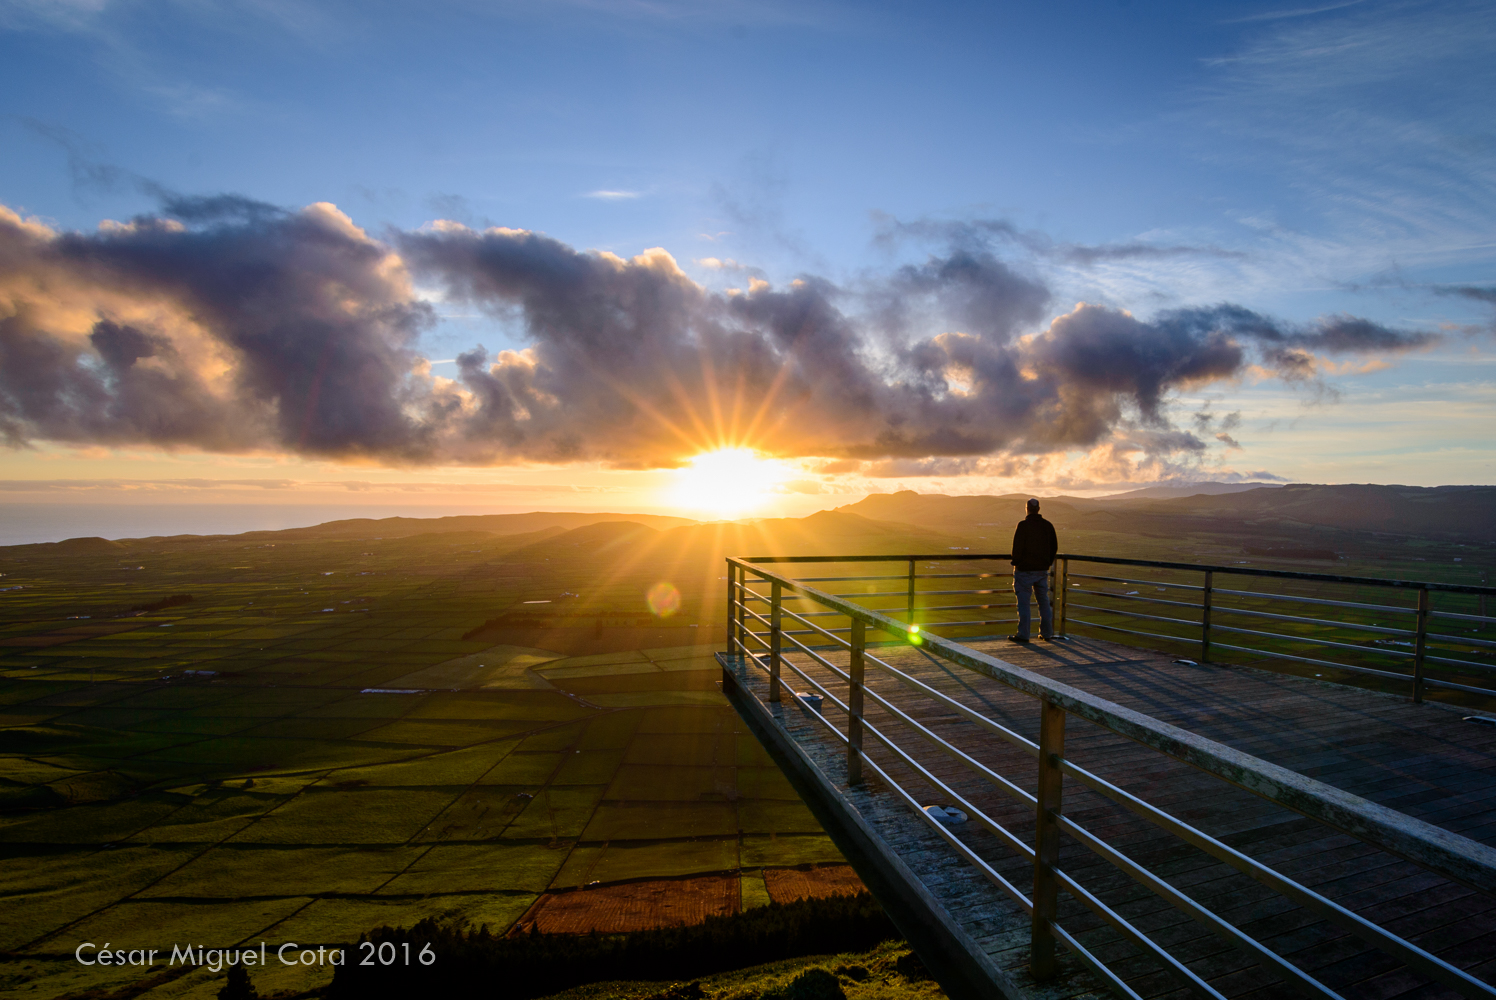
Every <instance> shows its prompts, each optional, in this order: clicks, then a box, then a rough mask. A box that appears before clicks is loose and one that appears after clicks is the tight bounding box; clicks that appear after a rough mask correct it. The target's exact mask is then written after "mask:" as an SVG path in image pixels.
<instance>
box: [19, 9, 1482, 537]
mask: <svg viewBox="0 0 1496 1000" xmlns="http://www.w3.org/2000/svg"><path fill="white" fill-rule="evenodd" d="M1491 51H1496V5H1493V4H1491V3H1489V2H1486V3H1474V2H1470V3H1462V2H1375V0H1359V2H1325V3H1314V2H1308V3H1305V4H1304V5H1302V6H1296V5H1294V4H1292V3H1269V2H1242V3H1217V4H1212V3H1199V2H1192V3H1168V2H1160V3H1141V2H1128V0H1115V2H1113V0H1107V2H1094V3H1073V2H1069V3H1067V2H1057V3H1050V4H1018V3H991V2H987V3H980V4H977V3H973V4H961V3H859V4H839V3H820V2H803V0H802V2H795V3H792V4H791V3H783V4H779V3H774V2H764V0H756V2H753V3H746V2H742V3H739V2H716V3H708V2H701V3H689V2H674V0H639V2H629V0H623V2H603V0H558V2H549V3H544V2H528V3H517V2H516V3H506V2H502V0H498V2H481V3H480V2H451V3H441V2H425V3H421V4H410V3H379V2H372V3H371V2H365V3H360V4H351V3H350V4H340V3H334V2H307V3H302V2H294V0H235V2H216V0H157V2H152V3H146V2H140V0H0V84H3V86H0V150H3V153H4V155H3V156H0V448H3V450H0V503H11V504H28V505H32V508H33V509H41V508H45V507H49V506H56V505H66V504H79V503H97V504H104V503H111V504H135V505H145V506H155V505H161V504H172V503H179V504H192V505H198V506H201V505H204V504H223V505H228V506H233V507H235V508H236V509H239V508H243V507H244V505H255V504H261V505H263V504H277V503H279V504H295V505H303V506H305V505H332V506H337V505H360V504H363V505H376V506H377V505H383V506H385V507H392V506H399V505H417V506H424V507H425V508H426V509H430V510H432V511H440V512H448V511H458V510H461V511H464V512H470V511H475V510H526V509H535V508H537V507H547V508H553V509H610V510H624V511H627V510H650V511H657V512H669V513H684V514H688V515H691V516H703V517H727V516H751V515H758V514H771V513H780V514H804V513H808V512H809V511H811V510H815V509H820V508H824V507H830V506H836V505H839V504H843V503H847V502H850V501H852V500H855V499H857V498H858V497H860V496H861V495H864V494H866V493H869V492H875V491H892V490H897V489H915V490H918V491H921V492H947V493H1007V492H1032V493H1037V494H1041V495H1054V494H1063V493H1070V494H1081V495H1100V494H1105V493H1111V492H1119V491H1123V490H1126V489H1130V488H1135V487H1140V486H1147V485H1154V484H1159V483H1185V482H1200V481H1224V482H1251V481H1255V482H1268V483H1271V482H1330V483H1339V482H1379V483H1402V484H1411V485H1423V486H1434V485H1445V484H1467V483H1491V482H1496V443H1493V442H1496V433H1493V432H1496V419H1493V416H1496V405H1493V404H1496V369H1493V367H1492V366H1493V362H1496V351H1493V347H1496V345H1493V333H1496V183H1493V182H1496V113H1493V110H1496V109H1493V107H1492V104H1493V99H1492V96H1491V95H1493V94H1496V62H1493V61H1492V60H1491V59H1490V58H1489V53H1490V52H1491ZM38 505H40V507H38ZM228 506H226V507H225V509H228ZM15 509H17V510H19V509H20V508H15ZM309 509H310V508H309ZM318 509H321V508H318ZM371 509H372V508H371Z"/></svg>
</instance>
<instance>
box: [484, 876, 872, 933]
mask: <svg viewBox="0 0 1496 1000" xmlns="http://www.w3.org/2000/svg"><path fill="white" fill-rule="evenodd" d="M763 876H764V883H765V886H766V887H767V888H768V891H769V898H770V899H772V900H773V901H774V902H776V903H792V902H794V901H795V900H797V899H824V898H826V897H828V896H851V895H856V894H857V893H860V892H866V891H867V887H866V886H865V885H863V884H862V880H861V879H859V878H858V877H857V873H856V872H854V871H853V870H852V866H851V865H845V864H842V865H836V864H832V865H815V866H811V865H802V866H800V867H797V868H765V869H764V870H763ZM741 886H742V882H741V880H740V879H739V876H738V875H737V874H736V873H730V874H721V875H694V876H691V877H689V878H672V879H639V880H635V881H629V882H618V883H614V884H612V885H595V886H592V887H590V888H583V889H573V890H569V891H561V892H547V893H544V894H543V895H541V896H540V898H539V899H537V900H536V901H535V903H534V905H533V906H531V907H530V909H529V910H528V911H526V913H525V915H524V916H522V917H521V918H520V919H519V920H518V921H517V922H516V923H515V925H514V928H513V929H512V930H511V931H510V932H509V933H510V934H511V935H513V934H528V933H529V932H530V931H531V930H532V929H533V930H537V931H539V932H540V933H542V934H591V933H593V932H594V931H595V932H597V933H599V934H624V933H627V932H630V931H645V930H654V929H656V928H661V927H678V926H683V925H688V924H699V923H701V921H703V920H705V919H706V918H707V917H712V916H726V915H728V914H733V913H737V912H739V911H740V910H741V909H742V908H743V899H742V889H741Z"/></svg>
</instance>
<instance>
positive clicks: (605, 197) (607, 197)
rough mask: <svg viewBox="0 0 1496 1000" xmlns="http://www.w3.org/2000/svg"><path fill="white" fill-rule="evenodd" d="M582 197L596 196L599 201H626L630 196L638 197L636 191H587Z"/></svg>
mask: <svg viewBox="0 0 1496 1000" xmlns="http://www.w3.org/2000/svg"><path fill="white" fill-rule="evenodd" d="M582 197H584V198H597V199H599V200H600V201H627V200H629V199H630V198H638V197H639V192H638V191H588V192H587V193H586V194H584V195H583V196H582Z"/></svg>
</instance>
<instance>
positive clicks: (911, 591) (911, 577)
mask: <svg viewBox="0 0 1496 1000" xmlns="http://www.w3.org/2000/svg"><path fill="white" fill-rule="evenodd" d="M908 624H910V625H913V624H915V622H914V560H913V559H911V560H909V618H908Z"/></svg>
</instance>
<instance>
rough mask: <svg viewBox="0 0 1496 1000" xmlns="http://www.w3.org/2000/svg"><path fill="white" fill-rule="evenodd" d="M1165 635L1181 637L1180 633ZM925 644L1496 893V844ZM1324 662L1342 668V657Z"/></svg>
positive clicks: (962, 651) (899, 629)
mask: <svg viewBox="0 0 1496 1000" xmlns="http://www.w3.org/2000/svg"><path fill="white" fill-rule="evenodd" d="M814 558H816V557H776V558H775V561H781V562H793V561H809V560H810V559H814ZM870 558H871V557H870ZM876 558H883V559H886V558H888V557H876ZM906 558H907V557H906ZM916 558H923V557H916ZM1097 561H1110V562H1114V563H1123V561H1121V560H1101V559H1100V557H1097ZM728 562H729V565H734V566H737V567H739V568H740V569H744V570H749V569H752V570H754V571H756V572H759V573H760V574H761V575H762V574H763V570H762V568H761V567H758V566H754V565H753V564H752V563H750V562H749V561H748V560H744V559H739V558H736V557H734V558H730V559H729V560H728ZM1123 564H1125V563H1123ZM1156 565H1159V564H1156ZM1167 565H1168V566H1169V567H1170V568H1190V569H1194V568H1197V567H1195V566H1191V565H1188V564H1177V563H1175V564H1167ZM1263 572H1266V571H1263ZM773 575H774V576H775V577H776V578H777V579H778V581H779V583H780V585H781V587H782V588H784V589H786V590H790V591H792V592H796V593H801V594H805V595H807V596H812V597H814V599H815V600H816V601H818V602H819V603H820V604H822V605H823V606H825V607H827V608H830V609H832V610H835V611H839V612H841V613H842V614H845V615H846V616H847V617H849V618H856V619H859V620H861V621H862V622H863V624H864V625H869V626H872V627H873V628H874V629H877V630H881V631H883V632H885V633H889V634H891V635H896V636H897V635H907V632H908V630H907V626H905V625H904V624H903V623H901V622H898V621H896V620H894V619H892V618H890V617H888V616H886V615H884V614H881V613H879V612H876V611H871V610H869V609H866V608H862V607H860V606H858V605H856V604H852V603H850V602H848V601H845V600H843V599H841V598H837V597H833V596H832V595H830V594H827V593H825V592H823V591H817V590H815V589H814V588H810V587H807V586H805V585H804V584H801V583H799V582H798V581H796V580H795V579H794V578H792V577H787V576H783V575H781V574H773ZM1320 575H1321V576H1323V575H1324V574H1320ZM1290 578H1292V577H1290ZM1329 579H1331V580H1333V581H1335V582H1345V581H1347V580H1348V581H1349V582H1363V581H1361V580H1359V579H1357V578H1340V577H1329ZM1478 591H1479V588H1477V592H1478ZM1165 638H1169V639H1171V641H1179V640H1178V639H1177V637H1165ZM923 648H924V649H925V650H926V651H927V652H929V653H932V654H934V655H937V656H939V657H941V658H942V659H945V660H948V661H950V662H952V663H954V664H956V665H958V666H962V667H965V668H967V669H970V670H973V671H975V672H977V673H981V674H984V675H986V676H988V677H990V678H992V679H993V680H996V681H998V682H1000V683H1003V684H1006V685H1008V686H1009V687H1012V688H1014V689H1016V690H1018V691H1021V692H1023V693H1025V694H1028V695H1030V696H1031V697H1034V698H1041V699H1043V700H1046V701H1049V702H1050V703H1052V704H1054V705H1055V706H1056V707H1059V708H1062V709H1063V710H1065V711H1066V712H1069V713H1071V714H1074V715H1078V716H1080V717H1081V718H1084V719H1087V720H1089V721H1091V722H1094V723H1096V724H1098V725H1100V726H1103V727H1105V728H1107V729H1110V730H1111V731H1112V732H1115V733H1117V734H1119V735H1121V736H1125V737H1127V738H1129V739H1132V740H1135V741H1136V742H1139V743H1142V744H1143V745H1145V746H1149V747H1152V748H1153V749H1155V750H1158V751H1160V752H1162V753H1164V754H1166V755H1168V756H1171V757H1174V758H1176V759H1178V760H1182V761H1184V762H1185V763H1187V764H1190V765H1192V766H1194V767H1197V768H1199V769H1200V770H1202V771H1205V772H1207V773H1210V774H1214V775H1216V776H1217V777H1220V778H1224V779H1225V780H1227V781H1228V782H1230V783H1232V784H1235V785H1238V786H1239V787H1242V788H1245V789H1246V790H1247V791H1250V792H1252V793H1254V794H1256V795H1258V796H1260V797H1262V798H1264V799H1267V800H1268V801H1270V802H1274V803H1276V804H1278V805H1281V806H1283V807H1285V808H1287V809H1290V810H1292V811H1294V812H1298V813H1301V814H1303V815H1305V816H1308V817H1310V818H1312V819H1315V820H1318V821H1320V822H1322V823H1324V824H1326V825H1327V826H1330V827H1333V828H1335V829H1338V830H1341V831H1343V832H1346V833H1349V834H1351V835H1352V836H1354V837H1357V838H1358V839H1361V840H1365V841H1367V842H1369V843H1372V844H1375V845H1376V846H1378V847H1381V848H1383V849H1384V850H1387V851H1390V852H1391V853H1393V854H1397V855H1400V856H1402V857H1405V858H1408V859H1409V860H1411V861H1414V862H1416V863H1418V864H1420V865H1422V866H1424V867H1426V868H1429V869H1431V870H1433V871H1436V872H1438V873H1440V874H1442V875H1444V876H1446V877H1448V878H1450V879H1453V880H1454V881H1457V882H1460V883H1462V884H1464V885H1468V886H1470V887H1471V888H1474V889H1477V890H1479V891H1481V892H1485V893H1496V848H1491V847H1487V846H1486V845H1484V844H1480V843H1478V842H1476V841H1473V840H1470V839H1469V838H1466V837H1461V836H1459V835H1458V834H1454V833H1451V832H1449V831H1447V830H1443V829H1440V828H1439V827H1436V826H1434V825H1432V824H1430V823H1425V822H1423V821H1421V820H1418V819H1415V818H1413V817H1410V816H1406V815H1403V814H1401V813H1398V812H1396V811H1394V810H1391V809H1388V808H1386V807H1385V806H1380V805H1378V804H1376V803H1374V802H1371V801H1369V800H1367V799H1364V798H1361V797H1360V796H1357V795H1352V794H1351V793H1349V792H1346V791H1344V790H1342V789H1339V788H1335V787H1334V786H1332V785H1327V784H1325V783H1323V782H1320V781H1316V780H1315V779H1313V778H1309V777H1306V776H1304V775H1301V774H1298V773H1296V772H1294V771H1290V770H1288V769H1287V768H1284V767H1280V766H1278V765H1276V764H1272V763H1270V762H1269V761H1265V760H1261V759H1259V758H1257V757H1253V756H1251V755H1250V754H1245V753H1242V752H1241V751H1239V750H1236V749H1234V748H1232V747H1229V746H1226V745H1224V744H1221V743H1217V742H1216V741H1214V740H1210V739H1207V738H1206V737H1203V736H1200V735H1198V734H1196V733H1192V732H1189V731H1187V730H1184V729H1180V728H1178V727H1176V726H1171V725H1169V724H1167V723H1164V722H1160V721H1159V720H1157V719H1153V718H1151V717H1150V716H1146V715H1144V714H1142V713H1141V712H1136V711H1133V710H1132V709H1129V708H1126V707H1124V706H1122V705H1118V704H1116V703H1114V702H1110V701H1107V700H1106V699H1104V698H1100V697H1097V696H1096V695H1092V694H1090V693H1089V692H1086V691H1082V690H1080V689H1078V688H1073V687H1071V686H1069V685H1067V684H1061V683H1059V682H1057V681H1054V680H1052V679H1050V678H1048V677H1046V676H1044V675H1042V674H1038V673H1035V672H1033V671H1029V670H1025V669H1023V668H1021V667H1016V666H1013V665H1012V664H1009V663H1005V662H1004V661H1002V660H999V659H997V658H996V657H994V656H989V655H987V654H985V653H982V652H979V651H977V650H974V649H970V648H968V647H965V646H962V645H960V644H959V643H957V642H954V641H952V640H949V639H944V638H942V637H940V636H937V635H927V636H925V637H924V640H923ZM1249 652H1254V653H1255V652H1258V651H1256V650H1249ZM1329 666H1332V667H1333V668H1335V669H1343V666H1342V665H1340V664H1330V665H1329Z"/></svg>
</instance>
